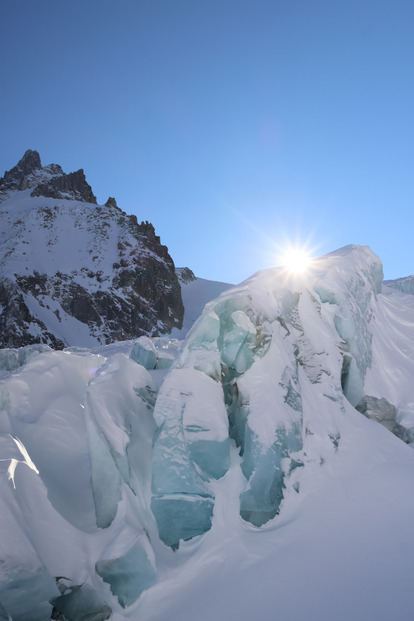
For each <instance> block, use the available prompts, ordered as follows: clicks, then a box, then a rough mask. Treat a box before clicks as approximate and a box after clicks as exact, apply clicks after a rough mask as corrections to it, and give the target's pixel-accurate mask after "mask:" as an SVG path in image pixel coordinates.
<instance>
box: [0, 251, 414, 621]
mask: <svg viewBox="0 0 414 621" xmlns="http://www.w3.org/2000/svg"><path fill="white" fill-rule="evenodd" d="M190 284H191V283H190ZM381 285H382V266H381V262H380V260H379V259H378V257H376V256H375V255H374V254H373V253H372V252H371V251H370V250H369V249H368V248H366V247H356V246H349V247H346V248H344V249H341V250H339V251H337V252H335V253H332V254H331V255H327V256H326V257H322V258H321V259H319V260H316V261H315V262H314V263H313V265H312V269H311V270H309V271H308V272H307V273H306V274H304V275H302V276H300V277H299V276H296V277H294V276H291V275H289V274H288V273H287V272H286V271H284V270H282V269H280V268H279V269H273V270H266V271H264V272H260V273H258V274H256V275H255V276H253V277H252V278H251V279H249V280H247V281H245V282H244V283H242V284H241V285H239V286H237V287H234V288H233V289H230V290H228V291H226V292H224V293H222V294H221V295H220V297H218V298H217V299H216V300H214V301H212V302H209V303H208V304H207V306H206V308H205V310H204V313H203V315H202V317H201V318H200V319H199V320H198V321H197V322H196V323H195V325H194V326H193V328H192V329H191V330H190V332H189V334H188V336H187V339H186V340H185V341H184V342H183V343H179V342H178V341H177V340H176V339H173V338H171V337H160V338H157V339H148V338H147V337H141V338H140V339H138V340H137V341H135V342H134V341H130V342H128V343H124V344H122V343H120V344H118V345H115V344H114V345H112V346H108V347H101V348H100V349H99V350H95V351H87V350H84V351H79V350H78V351H77V350H75V349H73V348H72V349H71V350H65V351H64V352H52V351H43V352H41V351H39V350H40V349H41V348H39V347H37V349H36V348H33V347H32V348H30V347H29V348H24V349H20V350H16V351H4V352H3V353H2V356H1V360H2V367H3V369H4V370H3V379H2V382H1V385H0V434H1V435H0V442H1V461H0V470H1V473H2V478H1V482H0V486H1V496H0V498H1V504H2V506H1V510H0V556H1V558H2V559H3V560H4V561H5V562H4V563H2V564H1V566H0V619H2V618H4V619H8V616H10V617H11V618H12V619H13V621H20V620H21V621H23V619H25V620H26V621H27V619H29V618H30V619H31V621H37V620H39V621H44V620H46V619H50V618H51V615H52V609H53V618H54V619H60V620H61V621H62V620H63V621H64V620H65V619H66V620H67V621H87V620H90V619H92V618H94V619H105V618H108V617H109V615H111V614H112V617H111V618H112V619H114V621H121V620H122V619H126V618H127V619H133V620H136V621H138V620H139V621H167V620H168V621H171V620H174V621H175V620H178V619H179V620H180V621H193V620H194V619H197V620H198V621H207V620H211V619H216V620H218V621H233V620H234V621H247V620H250V619H251V618H252V617H257V618H260V619H264V620H265V621H273V619H277V618H280V619H283V621H313V620H314V619H315V620H316V619H317V620H318V621H331V620H332V619H335V620H336V621H348V620H349V619H353V620H354V621H367V620H371V619H372V620H374V619H375V621H389V619H398V620H399V621H405V620H407V621H409V620H411V618H412V604H411V581H412V578H411V567H412V559H413V553H414V534H413V528H412V523H413V517H414V487H413V485H412V480H413V475H414V452H413V450H412V447H411V446H409V445H408V444H407V442H411V441H412V439H413V437H412V435H411V429H412V427H413V417H414V412H413V408H412V405H413V402H414V399H413V389H412V377H413V372H414V359H413V356H412V351H414V349H413V345H414V296H410V295H408V294H404V293H402V292H400V291H396V290H394V289H392V288H390V287H384V288H383V289H382V286H381ZM43 349H44V348H43ZM171 365H172V366H171ZM144 367H146V368H144ZM362 412H363V413H364V414H365V415H364V414H363V413H362ZM370 418H371V419H374V420H370ZM375 419H376V420H375ZM377 420H381V421H382V424H379V423H378V422H377ZM390 430H391V431H390ZM392 431H393V432H394V433H392ZM396 434H397V435H396ZM397 436H398V437H397ZM401 438H403V440H405V441H403V440H402V439H401ZM111 610H112V612H111ZM2 615H3V616H2Z"/></svg>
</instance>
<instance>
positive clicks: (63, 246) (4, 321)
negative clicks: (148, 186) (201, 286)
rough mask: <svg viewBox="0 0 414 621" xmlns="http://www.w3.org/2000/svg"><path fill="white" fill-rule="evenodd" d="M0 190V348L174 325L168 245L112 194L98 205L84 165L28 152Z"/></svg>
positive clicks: (177, 299)
mask: <svg viewBox="0 0 414 621" xmlns="http://www.w3.org/2000/svg"><path fill="white" fill-rule="evenodd" d="M0 197H1V198H2V201H1V204H0V220H1V238H0V276H1V281H0V308H1V315H0V331H1V335H2V336H1V342H0V346H2V347H11V346H22V345H26V344H32V343H46V344H50V345H51V346H52V347H54V348H62V347H64V346H67V345H83V346H93V345H97V344H104V343H108V342H111V341H115V340H122V339H127V338H133V337H136V336H139V335H140V334H149V335H156V334H161V333H165V332H169V331H170V330H171V329H172V328H173V327H180V326H181V322H182V317H183V305H182V299H181V290H180V285H179V282H178V279H177V275H176V273H175V267H174V263H173V261H172V259H171V257H170V256H169V254H168V250H167V248H166V247H165V246H162V245H161V243H160V240H159V237H157V236H156V235H155V232H154V228H153V226H152V225H151V224H150V223H148V222H143V223H141V224H138V222H137V219H136V217H135V216H128V215H126V214H125V213H124V212H123V211H121V210H120V209H119V208H118V207H117V205H116V202H115V200H114V199H108V201H107V203H106V204H105V205H96V199H95V197H94V195H93V193H92V190H91V188H90V186H89V185H88V184H87V182H86V180H85V177H84V174H83V171H82V170H80V171H77V172H76V173H71V174H69V175H66V174H64V173H63V171H62V169H61V168H60V166H58V165H56V164H51V165H50V166H46V167H43V168H42V167H41V164H40V157H39V154H38V153H37V152H35V151H28V152H26V154H25V155H24V157H23V158H22V160H21V161H20V162H19V163H18V165H17V166H16V167H15V168H13V169H12V170H11V171H9V172H6V174H5V176H4V178H3V179H1V180H0Z"/></svg>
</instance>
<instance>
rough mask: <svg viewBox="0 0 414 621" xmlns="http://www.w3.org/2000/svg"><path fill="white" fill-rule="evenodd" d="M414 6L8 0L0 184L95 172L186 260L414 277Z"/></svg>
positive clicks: (3, 5) (239, 268)
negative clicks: (357, 260) (333, 257)
mask: <svg viewBox="0 0 414 621" xmlns="http://www.w3.org/2000/svg"><path fill="white" fill-rule="evenodd" d="M413 32H414V3H413V2H412V0H409V1H404V0H392V1H391V0H358V1H355V0H289V1H288V0H285V1H283V2H282V1H279V0H272V1H270V0H120V1H118V2H116V1H115V0H82V1H79V0H71V1H70V2H69V1H67V0H60V1H59V2H56V0H53V1H47V0H36V1H33V0H30V1H20V0H13V1H12V0H1V1H0V49H1V59H2V62H1V70H0V77H1V85H2V89H1V90H2V93H1V97H0V119H1V122H0V145H1V149H0V175H2V174H3V171H4V170H7V169H10V168H11V167H12V166H14V165H15V164H16V162H17V161H18V160H19V159H20V157H21V156H22V155H23V153H24V151H25V150H26V149H29V148H30V149H37V150H38V151H39V153H40V156H41V158H42V163H43V164H49V163H51V162H55V163H59V164H61V166H62V167H63V169H64V170H65V171H66V172H71V171H73V170H77V169H78V168H84V170H85V174H86V177H87V180H88V181H89V183H90V184H91V185H92V188H93V190H94V192H95V194H96V195H97V198H98V202H100V203H103V202H105V201H106V199H107V197H108V196H115V198H116V199H117V202H118V205H119V206H120V207H121V208H122V209H124V210H125V211H126V212H127V213H135V214H136V215H137V217H138V219H139V220H149V221H151V222H152V223H153V224H154V226H155V229H156V232H157V233H158V234H159V235H160V236H161V240H162V242H163V243H164V244H165V245H167V246H168V248H169V251H170V253H171V255H172V257H173V259H174V261H175V263H176V265H178V266H184V265H186V266H189V267H190V268H191V269H193V271H194V272H195V273H196V274H197V275H198V276H200V277H204V278H210V279H213V280H222V281H226V282H234V283H235V282H239V281H241V280H243V279H244V278H247V277H248V276H250V275H251V274H252V273H254V272H256V271H257V270H259V269H263V268H266V267H271V266H273V265H275V264H277V262H278V253H279V252H280V248H281V246H283V245H284V244H285V243H286V241H290V242H291V243H295V242H298V243H307V245H308V248H309V249H311V250H313V251H314V254H315V255H321V254H325V253H326V252H330V251H332V250H335V249H337V248H339V247H341V246H344V245H346V244H350V243H354V244H362V245H369V246H370V247H371V248H372V250H374V252H376V253H377V254H378V255H379V256H380V257H381V259H382V260H383V263H384V272H385V276H386V278H396V277H399V276H405V275H407V274H411V273H413V272H414V253H413V243H412V237H413V220H414V216H413V203H414V187H413V172H414V170H413V168H414V105H413V104H414V79H413V77H414V76H413V73H414V36H413Z"/></svg>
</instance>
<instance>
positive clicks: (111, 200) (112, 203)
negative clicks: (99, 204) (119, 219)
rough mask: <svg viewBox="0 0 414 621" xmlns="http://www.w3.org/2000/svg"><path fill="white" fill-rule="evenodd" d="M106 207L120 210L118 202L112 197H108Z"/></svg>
mask: <svg viewBox="0 0 414 621" xmlns="http://www.w3.org/2000/svg"><path fill="white" fill-rule="evenodd" d="M105 207H115V209H119V207H118V205H117V204H116V200H115V199H114V198H113V197H112V196H109V197H108V200H107V201H106V203H105Z"/></svg>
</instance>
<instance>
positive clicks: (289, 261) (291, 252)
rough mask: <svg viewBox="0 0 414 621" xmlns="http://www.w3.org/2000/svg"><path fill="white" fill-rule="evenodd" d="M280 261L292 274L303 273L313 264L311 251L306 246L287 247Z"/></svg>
mask: <svg viewBox="0 0 414 621" xmlns="http://www.w3.org/2000/svg"><path fill="white" fill-rule="evenodd" d="M280 263H281V264H282V266H283V267H284V268H285V269H286V271H288V272H289V273H290V274H297V275H299V274H303V273H304V272H306V271H307V270H308V269H309V267H310V264H311V258H310V254H309V252H307V251H306V250H305V249H304V248H299V247H290V248H287V249H286V250H285V251H284V252H283V253H282V254H281V257H280Z"/></svg>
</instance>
